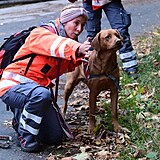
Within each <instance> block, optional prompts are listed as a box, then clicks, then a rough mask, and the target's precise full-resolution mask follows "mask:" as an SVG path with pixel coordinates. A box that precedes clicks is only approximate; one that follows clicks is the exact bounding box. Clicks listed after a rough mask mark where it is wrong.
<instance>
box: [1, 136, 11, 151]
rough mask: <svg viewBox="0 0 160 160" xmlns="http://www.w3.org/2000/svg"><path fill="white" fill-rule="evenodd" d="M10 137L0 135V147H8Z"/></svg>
mask: <svg viewBox="0 0 160 160" xmlns="http://www.w3.org/2000/svg"><path fill="white" fill-rule="evenodd" d="M10 141H12V137H11V136H8V135H0V148H3V149H7V148H9V147H10Z"/></svg>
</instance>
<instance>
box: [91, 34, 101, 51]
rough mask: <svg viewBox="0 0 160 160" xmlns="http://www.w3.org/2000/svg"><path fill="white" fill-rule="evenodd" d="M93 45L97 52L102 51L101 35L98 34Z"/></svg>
mask: <svg viewBox="0 0 160 160" xmlns="http://www.w3.org/2000/svg"><path fill="white" fill-rule="evenodd" d="M91 45H92V47H93V48H94V49H95V50H96V51H98V52H99V51H100V33H97V35H96V36H95V37H94V39H93V41H92V43H91Z"/></svg>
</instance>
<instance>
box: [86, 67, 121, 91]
mask: <svg viewBox="0 0 160 160" xmlns="http://www.w3.org/2000/svg"><path fill="white" fill-rule="evenodd" d="M117 67H118V64H116V65H115V67H114V68H113V69H112V70H111V71H110V73H107V74H89V77H88V79H91V78H96V77H101V76H106V77H109V78H110V79H112V80H113V81H114V83H115V85H116V87H117V88H118V90H119V91H121V90H122V88H121V87H120V85H119V83H118V81H117V80H116V78H115V77H114V76H113V75H112V72H113V71H114V70H115V69H116V68H117Z"/></svg>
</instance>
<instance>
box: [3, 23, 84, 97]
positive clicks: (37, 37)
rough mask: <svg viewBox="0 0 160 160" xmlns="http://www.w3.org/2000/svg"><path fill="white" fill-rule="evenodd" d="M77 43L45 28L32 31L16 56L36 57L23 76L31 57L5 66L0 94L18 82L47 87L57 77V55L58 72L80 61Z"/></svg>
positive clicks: (72, 66)
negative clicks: (34, 55) (59, 62)
mask: <svg viewBox="0 0 160 160" xmlns="http://www.w3.org/2000/svg"><path fill="white" fill-rule="evenodd" d="M56 22H57V23H58V22H59V21H56ZM58 26H59V24H58ZM55 32H56V31H55ZM80 45H81V43H79V42H77V41H74V40H72V39H70V38H66V37H62V36H58V35H57V34H55V33H53V32H51V31H50V30H48V29H46V28H44V27H38V28H36V29H34V30H32V32H31V33H30V35H29V37H27V40H26V42H25V44H24V45H23V46H22V47H21V48H20V50H19V51H18V52H17V54H16V57H15V59H16V58H19V57H22V56H24V55H27V54H31V53H35V54H36V57H35V58H34V59H33V62H32V63H31V66H30V67H29V69H28V72H27V74H26V75H24V72H25V70H26V67H27V64H28V62H29V60H30V58H27V59H24V60H20V61H17V62H15V63H11V64H10V65H8V66H7V68H6V69H5V70H4V72H3V75H2V78H1V80H0V96H2V95H3V94H4V93H5V92H6V91H7V90H8V89H9V88H11V87H12V86H14V85H17V84H20V83H27V82H35V83H38V84H39V85H42V86H45V87H47V86H48V85H49V84H50V83H51V81H52V80H53V79H55V78H56V76H57V64H58V60H57V59H58V58H60V59H61V60H62V61H61V65H60V75H62V74H63V73H65V72H68V71H73V70H74V69H75V67H76V66H77V65H79V64H80V63H81V58H82V57H81V58H76V55H75V54H76V50H77V49H78V47H79V46H80Z"/></svg>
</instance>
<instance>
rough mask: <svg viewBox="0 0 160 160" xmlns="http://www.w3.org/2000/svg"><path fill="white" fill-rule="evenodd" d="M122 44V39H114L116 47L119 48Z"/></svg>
mask: <svg viewBox="0 0 160 160" xmlns="http://www.w3.org/2000/svg"><path fill="white" fill-rule="evenodd" d="M122 46H123V42H122V40H120V39H117V41H116V47H117V48H118V49H120V48H121V47H122Z"/></svg>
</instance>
